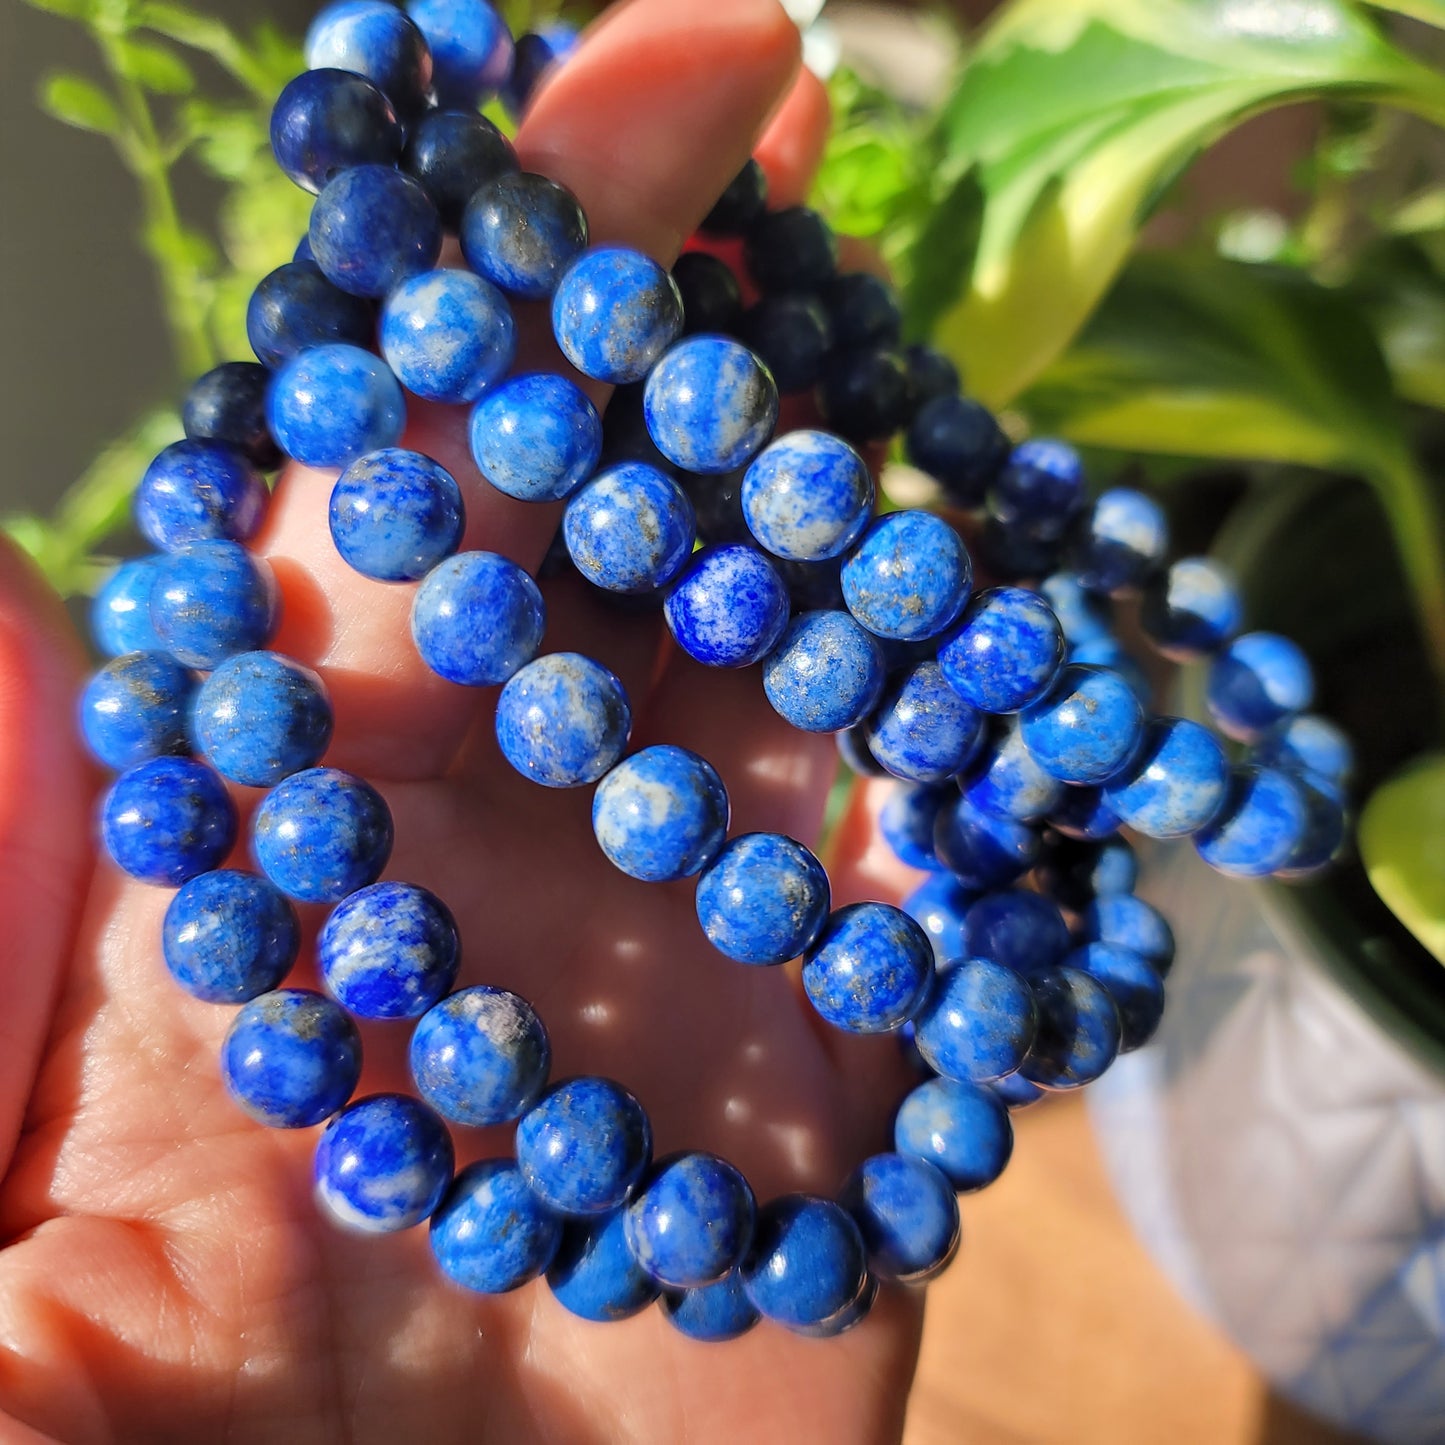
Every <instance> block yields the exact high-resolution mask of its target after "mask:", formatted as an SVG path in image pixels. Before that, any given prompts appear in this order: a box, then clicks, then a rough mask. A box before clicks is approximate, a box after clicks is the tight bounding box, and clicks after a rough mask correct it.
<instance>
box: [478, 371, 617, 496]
mask: <svg viewBox="0 0 1445 1445" xmlns="http://www.w3.org/2000/svg"><path fill="white" fill-rule="evenodd" d="M471 441H472V457H473V459H474V460H475V462H476V464H477V467H478V468H479V469H480V471H481V473H482V475H483V476H484V477H485V478H486V479H487V480H488V481H489V482H490V483H491V484H492V485H493V486H494V487H495V488H496V489H497V490H498V491H499V492H504V493H505V494H506V495H507V496H509V497H516V498H517V499H518V500H519V501H523V502H565V501H566V500H567V498H568V497H570V496H571V495H572V493H573V492H575V491H576V490H577V488H578V487H580V486H581V485H582V483H583V482H585V481H586V480H587V478H588V477H590V476H591V475H592V473H593V471H594V469H595V468H596V466H597V458H598V457H599V456H600V455H601V454H602V421H601V418H600V417H598V415H597V408H596V407H595V406H593V405H592V403H591V402H590V401H588V400H587V398H586V397H585V396H584V395H583V394H582V393H581V392H580V391H579V390H578V389H577V387H575V386H574V385H573V384H572V383H571V382H570V381H568V380H567V378H566V377H564V376H552V375H550V374H546V373H542V372H532V373H529V374H527V375H525V376H514V377H513V378H512V379H511V380H510V381H506V382H503V383H502V384H501V385H500V386H498V387H495V388H493V390H491V391H490V392H488V393H487V394H486V395H485V396H484V397H483V398H482V399H481V401H479V402H478V403H477V405H476V406H475V408H473V410H472V421H471Z"/></svg>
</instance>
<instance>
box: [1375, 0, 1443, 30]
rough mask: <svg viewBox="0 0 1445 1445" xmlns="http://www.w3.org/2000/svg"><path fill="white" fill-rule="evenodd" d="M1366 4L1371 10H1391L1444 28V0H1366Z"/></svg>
mask: <svg viewBox="0 0 1445 1445" xmlns="http://www.w3.org/2000/svg"><path fill="white" fill-rule="evenodd" d="M1368 4H1369V6H1370V8H1371V9H1372V10H1393V11H1394V12H1395V13H1396V14H1397V15H1408V16H1409V17H1410V19H1412V20H1423V21H1424V22H1425V24H1426V25H1438V26H1441V27H1442V28H1445V0H1368Z"/></svg>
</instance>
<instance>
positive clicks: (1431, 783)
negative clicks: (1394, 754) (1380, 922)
mask: <svg viewBox="0 0 1445 1445" xmlns="http://www.w3.org/2000/svg"><path fill="white" fill-rule="evenodd" d="M1358 837H1359V847H1360V858H1361V861H1362V862H1363V863H1364V865H1365V872H1366V873H1367V874H1368V875H1369V878H1370V882H1371V884H1373V885H1374V889H1375V892H1376V893H1378V894H1379V895H1380V897H1381V898H1382V899H1383V900H1384V901H1385V903H1386V904H1387V905H1388V907H1389V909H1390V911H1391V912H1392V913H1393V914H1394V915H1395V917H1396V918H1398V919H1399V920H1400V922H1401V923H1403V924H1404V925H1405V927H1406V928H1408V929H1409V930H1410V932H1411V933H1413V934H1414V935H1415V937H1416V938H1417V939H1419V941H1420V942H1421V943H1422V944H1423V945H1424V946H1425V947H1426V948H1428V949H1429V950H1430V952H1431V953H1433V954H1434V955H1435V957H1436V958H1437V959H1439V960H1440V962H1441V963H1445V753H1427V754H1425V755H1424V756H1423V757H1420V758H1417V759H1416V760H1415V761H1414V762H1413V763H1411V764H1410V765H1409V766H1408V767H1407V768H1406V769H1405V771H1404V772H1402V773H1398V774H1397V775H1396V776H1395V777H1393V778H1391V779H1390V780H1389V781H1388V782H1385V783H1382V784H1381V785H1380V786H1379V787H1378V788H1376V789H1375V791H1374V794H1373V795H1372V796H1371V798H1370V801H1369V802H1368V803H1367V804H1366V805H1365V810H1364V812H1363V813H1362V814H1361V815H1360V824H1359V830H1358Z"/></svg>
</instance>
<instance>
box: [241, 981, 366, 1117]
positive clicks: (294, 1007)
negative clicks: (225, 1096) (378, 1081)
mask: <svg viewBox="0 0 1445 1445" xmlns="http://www.w3.org/2000/svg"><path fill="white" fill-rule="evenodd" d="M360 1077H361V1037H360V1035H358V1033H357V1032H356V1025H355V1024H354V1023H352V1022H351V1019H350V1017H349V1016H348V1015H347V1013H346V1011H345V1009H340V1008H338V1007H337V1006H336V1005H335V1004H334V1003H332V1002H331V1000H330V999H329V998H322V997H321V995H320V994H319V993H311V992H310V991H309V990H307V989H304V988H283V989H278V990H277V991H276V992H274V993H263V994H262V995H261V996H260V997H259V998H257V999H253V1000H252V1001H251V1002H250V1003H248V1004H247V1005H246V1006H245V1008H243V1009H242V1010H241V1011H240V1012H239V1013H238V1014H237V1015H236V1017H235V1018H234V1019H233V1020H232V1022H231V1027H230V1029H229V1030H227V1033H226V1039H225V1042H224V1043H223V1044H222V1045H221V1079H222V1081H223V1082H224V1083H225V1085H226V1090H227V1092H228V1093H229V1094H230V1095H231V1097H232V1098H233V1099H234V1100H235V1101H236V1103H238V1104H239V1105H240V1106H241V1108H242V1109H244V1110H245V1111H246V1113H247V1114H249V1115H250V1116H251V1117H252V1118H253V1119H255V1120H256V1122H257V1123H258V1124H269V1125H270V1126H271V1127H272V1128H273V1129H309V1128H310V1127H311V1125H313V1124H320V1123H322V1122H323V1121H325V1120H327V1119H329V1118H330V1117H331V1116H332V1115H333V1114H334V1113H335V1112H336V1111H337V1110H338V1109H340V1108H342V1107H343V1106H344V1105H345V1103H346V1101H347V1100H348V1099H349V1098H350V1097H351V1096H352V1094H353V1093H354V1092H355V1090H356V1083H357V1080H358V1079H359V1078H360Z"/></svg>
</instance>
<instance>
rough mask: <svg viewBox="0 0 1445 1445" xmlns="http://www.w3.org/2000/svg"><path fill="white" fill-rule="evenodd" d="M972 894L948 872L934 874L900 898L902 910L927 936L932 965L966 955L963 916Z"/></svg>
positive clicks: (942, 963)
mask: <svg viewBox="0 0 1445 1445" xmlns="http://www.w3.org/2000/svg"><path fill="white" fill-rule="evenodd" d="M975 896H976V895H975V894H973V893H971V892H969V890H968V889H967V888H965V887H964V886H963V884H962V883H960V882H959V881H958V879H957V878H955V877H954V876H953V874H952V873H942V872H940V873H935V874H934V875H933V877H932V878H930V879H928V881H927V882H926V883H922V884H920V885H919V886H918V887H917V888H915V889H914V890H913V892H912V893H910V894H909V895H908V897H907V898H905V899H904V900H903V911H904V912H905V913H906V914H907V915H908V916H909V917H910V918H911V919H912V920H913V921H914V922H915V923H916V924H917V925H918V926H919V927H920V928H921V929H922V930H923V931H924V933H926V934H927V935H928V940H929V942H930V943H931V944H932V945H933V960H934V964H935V966H936V967H938V968H939V969H942V968H943V965H944V964H945V963H951V962H955V961H956V960H958V959H961V958H967V957H968V950H967V949H966V948H965V947H964V943H963V919H964V915H965V914H966V913H967V912H968V908H969V905H970V904H971V903H972V902H973V900H974V897H975Z"/></svg>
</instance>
